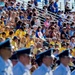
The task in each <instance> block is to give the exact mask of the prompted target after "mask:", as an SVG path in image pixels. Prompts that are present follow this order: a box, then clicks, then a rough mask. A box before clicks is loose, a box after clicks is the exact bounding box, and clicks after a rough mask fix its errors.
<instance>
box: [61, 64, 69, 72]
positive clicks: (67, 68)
mask: <svg viewBox="0 0 75 75" xmlns="http://www.w3.org/2000/svg"><path fill="white" fill-rule="evenodd" d="M60 65H61V66H62V67H63V68H64V69H65V70H66V71H69V70H70V69H69V66H67V67H65V66H64V65H63V64H62V63H61V64H60Z"/></svg>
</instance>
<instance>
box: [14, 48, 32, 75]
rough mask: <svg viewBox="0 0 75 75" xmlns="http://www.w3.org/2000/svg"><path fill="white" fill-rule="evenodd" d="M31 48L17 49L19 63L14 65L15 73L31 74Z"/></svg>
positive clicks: (16, 74) (15, 74)
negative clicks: (29, 66)
mask: <svg viewBox="0 0 75 75" xmlns="http://www.w3.org/2000/svg"><path fill="white" fill-rule="evenodd" d="M30 53H31V49H30V48H22V49H20V50H18V51H17V53H16V54H17V56H18V63H17V64H16V65H15V66H14V67H13V74H14V75H30V72H29V68H28V67H27V66H28V65H29V64H30Z"/></svg>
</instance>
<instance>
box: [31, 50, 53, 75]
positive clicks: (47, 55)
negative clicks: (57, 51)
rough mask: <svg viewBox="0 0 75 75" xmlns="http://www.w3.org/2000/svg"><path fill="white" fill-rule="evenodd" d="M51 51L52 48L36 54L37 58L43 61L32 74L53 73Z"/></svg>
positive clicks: (48, 74)
mask: <svg viewBox="0 0 75 75" xmlns="http://www.w3.org/2000/svg"><path fill="white" fill-rule="evenodd" d="M51 52H52V51H51V50H47V51H44V52H42V53H40V54H38V55H37V56H36V59H37V60H38V62H39V63H41V64H40V65H41V66H39V68H37V69H36V70H35V71H34V72H33V73H32V75H53V74H52V71H51V65H52V63H53V58H52V53H51Z"/></svg>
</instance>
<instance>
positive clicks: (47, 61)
mask: <svg viewBox="0 0 75 75" xmlns="http://www.w3.org/2000/svg"><path fill="white" fill-rule="evenodd" d="M44 61H45V64H46V65H47V66H50V65H52V64H53V58H52V57H50V56H46V57H45V58H44Z"/></svg>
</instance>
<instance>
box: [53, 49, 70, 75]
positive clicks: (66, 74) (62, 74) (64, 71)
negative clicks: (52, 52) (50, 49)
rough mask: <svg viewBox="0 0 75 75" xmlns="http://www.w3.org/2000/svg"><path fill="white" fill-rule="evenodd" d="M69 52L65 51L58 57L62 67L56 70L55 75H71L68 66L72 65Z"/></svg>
mask: <svg viewBox="0 0 75 75" xmlns="http://www.w3.org/2000/svg"><path fill="white" fill-rule="evenodd" d="M69 55H70V54H69V51H68V50H65V51H63V52H61V53H60V54H58V55H57V57H59V60H60V65H59V66H58V67H57V68H56V69H55V70H54V72H53V75H71V71H70V68H69V66H68V64H69V63H70V57H69Z"/></svg>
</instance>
